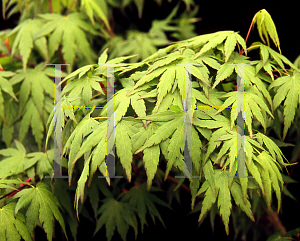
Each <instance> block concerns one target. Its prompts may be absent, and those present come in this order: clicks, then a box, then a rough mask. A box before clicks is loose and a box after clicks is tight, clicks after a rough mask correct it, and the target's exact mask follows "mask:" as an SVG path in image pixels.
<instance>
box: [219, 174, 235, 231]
mask: <svg viewBox="0 0 300 241" xmlns="http://www.w3.org/2000/svg"><path fill="white" fill-rule="evenodd" d="M216 187H217V188H218V189H219V195H218V208H219V210H220V215H221V216H222V220H223V222H224V225H225V230H226V234H227V235H229V227H228V225H229V216H230V213H231V207H232V203H231V196H230V191H229V186H228V173H227V172H221V174H220V176H219V178H218V180H217V181H216Z"/></svg>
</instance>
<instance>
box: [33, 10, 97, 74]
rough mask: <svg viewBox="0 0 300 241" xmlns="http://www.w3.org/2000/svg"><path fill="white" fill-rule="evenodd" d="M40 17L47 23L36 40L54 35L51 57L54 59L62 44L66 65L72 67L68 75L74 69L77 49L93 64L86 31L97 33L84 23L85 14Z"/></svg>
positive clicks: (43, 15) (50, 48) (51, 39)
mask: <svg viewBox="0 0 300 241" xmlns="http://www.w3.org/2000/svg"><path fill="white" fill-rule="evenodd" d="M39 16H40V17H41V18H42V19H44V20H46V21H47V22H46V24H44V25H43V27H42V28H41V29H40V31H39V32H38V33H37V34H36V35H35V37H34V38H35V39H39V38H41V37H44V36H46V35H48V34H50V33H52V34H51V35H50V37H49V56H50V57H52V56H53V54H54V53H55V51H57V49H58V47H59V45H60V44H62V54H63V57H64V60H65V62H66V63H70V66H67V69H68V73H70V72H71V69H72V67H73V62H74V59H75V56H76V52H77V49H79V51H80V52H81V53H82V54H83V56H84V57H85V58H86V59H87V60H88V62H92V59H91V48H90V44H89V42H88V40H87V38H86V34H85V32H84V31H86V32H90V33H92V34H94V35H96V34H97V33H96V32H95V30H94V29H93V28H92V26H91V25H90V24H88V23H87V22H85V21H84V14H83V13H78V12H75V13H70V14H68V16H62V15H60V14H53V13H51V14H40V15H39ZM83 30H84V31H83Z"/></svg>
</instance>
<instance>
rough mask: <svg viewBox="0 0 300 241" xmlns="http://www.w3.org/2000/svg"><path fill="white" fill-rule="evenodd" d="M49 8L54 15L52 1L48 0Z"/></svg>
mask: <svg viewBox="0 0 300 241" xmlns="http://www.w3.org/2000/svg"><path fill="white" fill-rule="evenodd" d="M48 4H49V8H50V13H53V7H52V1H51V0H48Z"/></svg>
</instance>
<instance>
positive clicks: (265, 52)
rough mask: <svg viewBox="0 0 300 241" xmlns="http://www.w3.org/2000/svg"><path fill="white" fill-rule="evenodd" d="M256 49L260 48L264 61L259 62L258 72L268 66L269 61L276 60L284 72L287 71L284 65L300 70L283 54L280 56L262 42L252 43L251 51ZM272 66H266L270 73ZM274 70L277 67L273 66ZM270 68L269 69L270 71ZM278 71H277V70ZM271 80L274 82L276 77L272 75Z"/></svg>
mask: <svg viewBox="0 0 300 241" xmlns="http://www.w3.org/2000/svg"><path fill="white" fill-rule="evenodd" d="M256 48H260V54H261V57H262V61H259V62H258V63H260V64H259V66H257V68H256V72H258V71H259V69H260V68H261V67H263V66H265V65H266V64H267V60H270V59H272V60H274V61H275V63H277V65H278V66H280V68H282V69H283V70H285V71H286V69H285V67H284V64H283V63H285V64H287V65H289V66H290V67H291V68H292V69H295V70H298V71H299V69H298V68H297V66H295V65H294V64H293V63H292V62H291V61H289V60H288V59H287V58H286V57H285V56H283V55H282V54H279V53H278V52H276V51H275V50H273V49H272V48H270V47H269V46H266V45H264V44H262V43H260V42H254V43H252V45H251V46H250V47H249V50H251V49H256ZM270 67H271V66H269V67H268V66H266V68H267V70H266V71H268V72H269V69H270ZM272 67H273V68H274V69H276V67H275V66H272ZM268 68H269V69H268ZM276 70H277V69H276ZM271 78H272V80H273V81H274V79H273V78H274V77H272V75H271Z"/></svg>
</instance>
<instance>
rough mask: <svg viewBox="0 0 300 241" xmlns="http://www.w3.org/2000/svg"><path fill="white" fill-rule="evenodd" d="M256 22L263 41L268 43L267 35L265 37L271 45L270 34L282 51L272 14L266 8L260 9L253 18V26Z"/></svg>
mask: <svg viewBox="0 0 300 241" xmlns="http://www.w3.org/2000/svg"><path fill="white" fill-rule="evenodd" d="M255 23H256V24H257V29H258V33H259V36H260V38H261V39H262V41H263V42H264V43H266V42H265V39H264V37H263V36H265V38H266V39H267V43H268V45H269V46H270V42H269V36H270V37H271V39H272V40H273V42H274V44H275V46H276V47H278V49H279V51H280V53H281V50H280V43H279V38H278V34H277V31H276V27H275V24H274V22H273V20H272V18H271V16H270V14H269V13H268V12H267V11H266V10H265V9H262V10H260V11H258V12H257V13H256V14H255V16H254V17H253V20H252V24H253V26H254V24H255Z"/></svg>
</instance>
